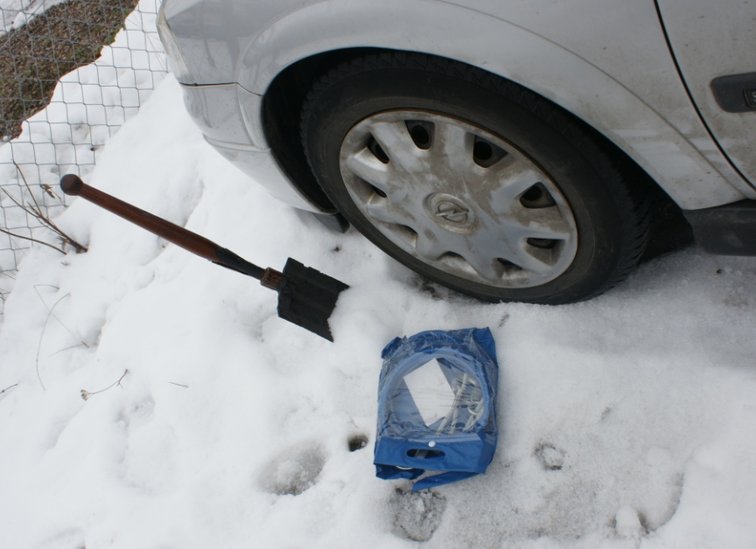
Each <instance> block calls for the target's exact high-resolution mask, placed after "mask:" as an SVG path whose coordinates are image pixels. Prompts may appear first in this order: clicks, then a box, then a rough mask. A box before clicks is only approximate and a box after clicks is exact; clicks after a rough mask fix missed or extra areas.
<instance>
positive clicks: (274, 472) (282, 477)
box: [261, 444, 325, 496]
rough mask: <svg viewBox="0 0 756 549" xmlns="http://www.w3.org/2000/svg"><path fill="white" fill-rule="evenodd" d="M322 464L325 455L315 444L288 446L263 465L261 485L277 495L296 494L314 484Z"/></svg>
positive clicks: (323, 463)
mask: <svg viewBox="0 0 756 549" xmlns="http://www.w3.org/2000/svg"><path fill="white" fill-rule="evenodd" d="M323 465H325V456H324V454H323V451H322V449H321V448H320V446H318V445H317V444H307V445H299V446H295V447H293V448H289V449H288V450H287V451H285V452H282V453H281V454H280V455H278V456H277V457H276V458H274V459H273V460H272V461H271V462H270V463H269V464H268V466H267V467H265V469H264V470H263V475H262V477H261V482H262V486H263V488H264V489H265V490H266V491H268V492H270V493H272V494H277V495H279V496H284V495H289V496H298V495H299V494H301V493H302V492H304V491H305V490H308V489H309V488H312V487H313V486H314V485H315V483H316V482H317V479H318V475H320V471H322V470H323Z"/></svg>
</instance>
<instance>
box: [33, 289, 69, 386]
mask: <svg viewBox="0 0 756 549" xmlns="http://www.w3.org/2000/svg"><path fill="white" fill-rule="evenodd" d="M37 295H39V293H38V294H37ZM70 296H71V294H66V295H64V296H63V297H61V298H60V299H59V300H58V301H56V302H55V304H54V305H53V306H52V307H51V308H50V309H48V312H47V318H45V324H44V326H42V332H41V333H40V334H39V343H38V344H37V356H36V358H35V360H34V367H35V369H36V371H37V379H38V380H39V384H40V385H41V386H42V390H43V391H47V388H46V387H45V383H44V381H42V374H40V372H39V352H40V350H41V349H42V341H43V340H44V338H45V331H46V330H47V324H48V322H50V317H51V316H54V314H53V311H55V307H57V306H58V305H59V304H60V302H61V301H63V300H64V299H66V298H67V297H70ZM40 299H41V296H40ZM43 303H44V301H43ZM45 306H46V305H45ZM58 322H60V321H58Z"/></svg>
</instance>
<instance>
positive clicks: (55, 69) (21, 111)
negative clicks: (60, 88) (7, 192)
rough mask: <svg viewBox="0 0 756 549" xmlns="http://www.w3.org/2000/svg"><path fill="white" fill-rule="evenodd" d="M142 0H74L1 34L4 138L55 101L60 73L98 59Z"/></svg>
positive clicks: (0, 95) (0, 90) (0, 105)
mask: <svg viewBox="0 0 756 549" xmlns="http://www.w3.org/2000/svg"><path fill="white" fill-rule="evenodd" d="M137 2H138V0H69V1H68V2H65V3H63V4H58V5H56V6H53V7H51V8H50V9H49V10H47V11H46V12H45V13H43V14H42V15H39V16H37V17H35V18H34V19H32V20H31V21H30V22H29V23H27V24H26V25H24V26H23V27H21V28H19V29H15V30H12V31H10V32H9V33H7V34H6V35H4V36H2V37H0V139H12V138H15V137H17V136H18V135H19V134H20V133H21V123H22V122H23V121H24V120H26V119H27V118H29V117H30V116H31V115H33V114H34V113H35V112H37V111H39V110H40V109H43V108H44V107H45V106H47V104H48V103H49V102H50V98H51V97H52V93H53V90H54V89H55V84H56V83H57V81H58V79H59V78H60V77H61V76H63V75H64V74H67V73H69V72H71V71H72V70H74V69H76V68H77V67H80V66H82V65H87V64H89V63H91V62H93V61H94V60H95V59H97V56H98V54H99V52H100V50H101V49H102V47H103V46H104V45H106V44H110V43H111V42H112V41H113V38H114V37H115V35H116V33H117V32H118V30H119V29H120V28H121V27H122V26H123V21H124V19H125V18H126V16H127V15H128V14H129V13H130V12H131V11H132V10H133V9H134V8H135V7H136V5H137Z"/></svg>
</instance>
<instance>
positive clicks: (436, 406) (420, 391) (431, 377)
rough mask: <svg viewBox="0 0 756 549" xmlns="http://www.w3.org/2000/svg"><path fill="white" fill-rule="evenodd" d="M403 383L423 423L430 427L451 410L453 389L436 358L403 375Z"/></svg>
mask: <svg viewBox="0 0 756 549" xmlns="http://www.w3.org/2000/svg"><path fill="white" fill-rule="evenodd" d="M404 383H406V384H407V388H408V389H409V392H410V395H411V396H412V399H413V400H414V401H415V406H417V410H418V411H419V412H420V415H421V416H422V418H423V421H424V422H425V425H427V426H429V427H430V426H431V425H433V424H434V423H435V422H436V421H438V420H439V419H441V418H442V417H444V416H446V415H447V414H448V413H449V412H450V411H451V407H452V405H453V404H454V391H453V390H452V388H451V386H450V385H449V382H448V381H447V380H446V376H445V375H444V372H443V371H442V370H441V365H440V364H439V363H438V361H437V360H436V359H433V360H431V361H430V362H427V363H425V364H424V365H422V366H420V367H419V368H417V369H416V370H413V371H412V372H410V373H409V374H407V375H406V376H404Z"/></svg>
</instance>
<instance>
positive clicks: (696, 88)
mask: <svg viewBox="0 0 756 549" xmlns="http://www.w3.org/2000/svg"><path fill="white" fill-rule="evenodd" d="M658 3H659V8H660V13H661V15H662V18H663V20H664V25H665V28H666V31H667V34H668V36H669V42H670V44H671V46H672V51H673V52H674V55H675V58H676V59H677V63H678V65H679V66H680V70H681V72H682V74H683V77H684V79H685V82H686V84H687V87H688V90H689V91H690V94H691V96H692V97H693V99H694V101H695V103H696V105H697V106H698V109H699V111H700V113H701V115H702V116H703V118H704V120H705V121H706V124H707V126H708V128H709V130H710V131H711V133H712V135H713V136H714V138H715V139H716V140H717V141H718V143H719V145H720V147H721V148H722V150H723V151H724V152H725V154H726V155H727V156H728V157H729V158H730V160H731V161H732V162H733V164H734V165H735V166H736V167H737V169H738V170H739V171H740V173H741V174H743V176H744V177H746V178H748V179H749V180H750V181H752V182H756V152H754V150H755V148H754V143H756V108H754V109H753V110H750V111H745V112H726V111H725V110H723V109H722V108H721V107H720V106H719V104H718V103H717V101H716V99H715V97H714V94H713V93H712V88H711V82H712V80H714V79H715V78H717V77H722V76H728V75H736V74H744V73H754V72H756V3H754V2H748V1H744V0H717V1H716V2H711V1H709V0H658ZM701 36H705V37H706V39H705V40H701V39H700V37H701ZM712 44H716V47H712ZM749 87H750V88H751V89H756V77H754V78H753V79H752V84H750V85H749ZM743 101H744V103H745V98H743Z"/></svg>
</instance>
